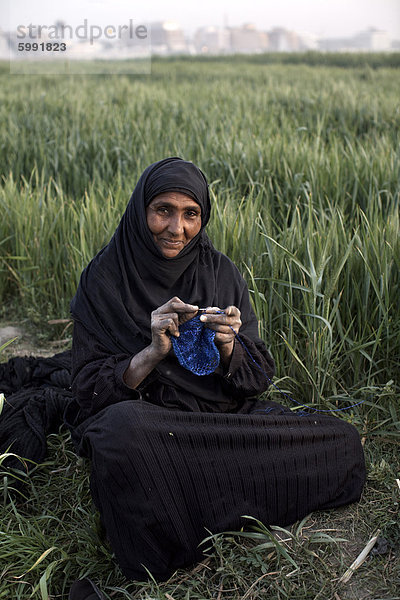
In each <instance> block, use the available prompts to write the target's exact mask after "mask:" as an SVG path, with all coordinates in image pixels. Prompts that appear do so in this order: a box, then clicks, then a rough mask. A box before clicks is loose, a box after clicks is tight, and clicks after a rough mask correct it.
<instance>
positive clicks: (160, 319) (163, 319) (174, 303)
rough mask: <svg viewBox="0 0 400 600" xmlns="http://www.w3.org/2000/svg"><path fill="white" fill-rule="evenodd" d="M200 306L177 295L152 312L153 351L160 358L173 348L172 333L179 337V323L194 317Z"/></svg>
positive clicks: (151, 345)
mask: <svg viewBox="0 0 400 600" xmlns="http://www.w3.org/2000/svg"><path fill="white" fill-rule="evenodd" d="M198 308H199V307H198V306H194V305H193V304H186V303H185V302H182V300H181V299H180V298H178V297H177V296H175V297H174V298H171V300H168V302H166V303H165V304H163V305H162V306H160V307H159V308H157V309H156V310H153V312H152V313H151V338H152V339H151V344H150V347H151V349H152V352H153V353H154V354H155V356H157V357H158V358H159V359H160V360H162V359H163V358H165V356H167V354H168V352H169V351H170V350H171V346H172V344H171V337H170V336H171V335H174V336H176V337H179V329H178V328H179V325H181V323H185V321H188V320H189V319H192V318H193V317H194V316H195V315H196V314H197V311H198Z"/></svg>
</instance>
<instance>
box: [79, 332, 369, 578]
mask: <svg viewBox="0 0 400 600" xmlns="http://www.w3.org/2000/svg"><path fill="white" fill-rule="evenodd" d="M242 339H243V341H244V342H245V343H246V346H247V347H248V348H249V349H250V350H251V353H252V355H253V356H254V358H256V360H257V362H258V363H259V364H260V365H261V366H262V367H263V369H264V370H265V371H266V372H270V373H271V370H272V365H271V358H270V356H269V354H268V352H267V351H266V349H265V347H262V346H261V345H260V344H259V343H258V345H256V344H255V343H254V342H252V341H251V339H250V338H247V337H246V335H243V336H242ZM241 348H242V347H241V345H240V344H238V343H237V342H236V343H235V350H234V354H233V357H232V361H231V364H230V366H229V370H228V372H225V373H223V372H222V371H221V372H220V373H216V374H214V375H213V376H212V377H213V379H214V380H215V387H216V388H218V390H219V391H218V393H219V394H220V399H221V402H220V403H212V404H210V403H207V402H206V401H205V400H204V399H201V398H199V397H196V396H194V395H193V394H190V393H184V392H183V391H182V390H181V391H177V389H176V388H175V387H173V386H168V385H166V384H164V383H161V382H160V381H159V379H160V375H159V374H158V373H157V370H156V371H155V372H153V373H152V374H151V375H150V376H149V377H148V378H147V379H146V380H145V381H144V382H143V383H142V384H141V385H140V386H139V389H138V390H131V389H129V388H127V387H126V386H125V384H124V382H123V379H122V375H123V372H124V371H125V369H126V368H127V366H128V364H129V360H130V357H129V356H126V355H123V354H122V355H110V353H109V352H107V349H106V348H104V347H102V345H101V344H100V343H98V342H97V341H96V340H94V339H93V337H92V336H91V335H90V334H89V333H88V332H87V331H86V330H85V328H84V327H83V326H82V325H80V324H79V323H76V324H75V330H74V345H73V372H72V375H73V379H72V381H73V386H72V387H73V392H74V397H75V399H76V402H77V403H78V405H79V409H78V410H77V408H78V407H77V406H76V405H75V407H74V406H73V405H71V409H72V410H71V412H72V413H73V414H74V415H75V419H76V423H78V422H80V423H81V424H80V425H78V426H75V428H74V433H75V436H76V439H80V451H81V453H83V454H84V455H86V456H89V457H90V459H91V464H92V471H91V492H92V496H93V498H94V501H95V503H96V505H97V507H98V509H99V511H100V514H101V517H102V521H103V523H104V525H105V528H106V531H107V536H108V538H109V541H110V543H111V546H112V548H113V550H114V552H115V555H116V558H117V561H118V563H119V565H120V567H121V569H122V571H123V573H124V574H125V575H126V577H128V578H131V579H142V578H145V577H147V571H146V569H148V570H149V571H150V572H151V573H152V574H153V576H154V577H155V578H157V579H165V578H167V577H168V576H169V575H170V574H171V573H172V572H173V571H174V570H175V569H176V568H179V567H184V566H187V565H190V564H192V563H194V562H196V561H198V560H199V559H200V558H201V556H202V552H201V548H199V547H198V546H199V543H200V542H201V541H202V539H204V538H205V537H206V535H207V532H208V531H211V532H221V531H224V530H232V529H233V530H237V529H239V528H240V527H242V526H243V525H244V524H245V520H244V519H243V516H244V515H249V516H253V517H256V518H258V519H260V520H261V521H263V522H264V523H266V524H277V525H287V524H290V523H293V522H295V521H296V520H298V519H301V518H302V517H304V516H305V515H307V514H308V513H310V512H311V511H313V510H316V509H326V508H333V507H337V506H341V505H343V504H348V503H350V502H354V501H356V500H358V499H359V497H360V494H361V491H362V487H363V483H364V479H365V470H364V459H363V452H362V448H361V444H360V439H359V435H358V433H357V431H356V429H355V428H354V427H353V426H351V425H349V424H347V423H346V422H344V421H342V420H341V419H339V418H336V417H333V416H320V415H319V414H308V415H302V416H298V415H296V414H295V413H293V412H292V411H290V410H289V409H287V408H284V407H282V406H279V405H278V404H275V403H273V402H263V401H260V400H257V399H256V398H255V397H254V396H255V394H256V392H257V391H258V392H260V391H262V390H263V389H265V387H266V384H265V377H263V375H262V373H261V372H260V371H259V370H258V369H257V368H256V367H255V366H254V364H253V362H252V361H251V360H250V358H249V357H248V355H247V354H246V353H245V352H243V351H242V349H241ZM77 415H78V416H77Z"/></svg>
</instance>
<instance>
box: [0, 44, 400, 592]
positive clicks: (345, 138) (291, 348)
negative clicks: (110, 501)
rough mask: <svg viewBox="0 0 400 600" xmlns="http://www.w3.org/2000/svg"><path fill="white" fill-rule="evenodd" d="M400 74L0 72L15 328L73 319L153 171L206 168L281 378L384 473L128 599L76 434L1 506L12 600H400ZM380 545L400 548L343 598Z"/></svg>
mask: <svg viewBox="0 0 400 600" xmlns="http://www.w3.org/2000/svg"><path fill="white" fill-rule="evenodd" d="M278 59H279V62H278ZM397 59H398V56H397V55H390V56H389V55H388V56H387V57H385V56H380V57H379V56H370V57H369V56H367V55H362V56H360V55H354V56H353V55H352V56H351V57H350V56H347V57H346V56H336V57H328V56H327V55H318V54H314V53H312V54H310V55H306V56H302V57H301V56H296V57H294V56H292V57H290V56H289V55H288V56H286V55H283V56H281V57H276V56H255V57H231V58H229V59H228V58H213V59H207V60H205V59H202V58H201V59H198V60H194V59H192V60H190V61H189V60H187V59H183V58H182V59H171V60H166V59H154V60H153V65H152V73H151V75H150V76H118V77H113V76H91V77H78V76H71V77H46V76H43V77H22V76H17V75H14V76H10V75H8V74H7V72H6V68H5V67H1V65H0V80H1V86H0V131H1V138H0V165H1V175H0V176H1V180H0V211H1V215H2V219H1V220H0V306H1V312H2V314H3V316H5V315H7V316H8V317H9V318H11V320H13V321H15V320H17V319H18V318H20V319H21V320H26V319H28V320H29V321H31V322H33V323H34V324H35V325H36V327H37V328H40V333H41V334H42V335H43V334H44V333H45V327H44V323H46V321H47V319H48V318H65V317H68V305H69V300H70V298H71V296H72V295H73V293H74V290H75V289H76V285H77V283H78V280H79V275H80V272H81V270H82V268H83V267H84V266H85V265H86V264H87V262H88V261H89V260H90V259H91V257H92V256H93V255H94V254H95V253H96V252H97V251H98V250H99V249H100V248H101V247H102V246H103V245H104V244H106V243H107V241H108V240H109V238H110V236H111V235H112V233H113V231H114V229H115V226H116V224H117V223H118V220H119V218H120V215H121V213H122V211H123V209H124V207H125V205H126V203H127V200H128V199H129V196H130V193H131V191H132V188H133V186H134V185H135V182H136V180H137V178H138V176H139V174H140V173H141V171H142V170H143V169H144V167H145V166H147V165H148V164H149V163H151V162H153V161H155V160H158V159H159V158H161V157H164V156H168V155H180V156H183V157H184V158H187V159H191V160H193V161H194V162H195V163H197V164H199V166H200V167H201V168H202V169H203V170H204V172H205V173H206V174H207V177H208V179H209V181H210V192H211V198H212V203H213V217H212V220H211V222H210V224H209V227H208V230H209V235H210V237H211V238H212V240H213V242H214V244H215V245H216V247H217V248H218V249H220V250H222V251H223V252H225V253H226V254H228V255H229V256H230V257H231V258H232V259H233V260H234V262H235V263H236V264H237V265H238V267H239V268H240V270H241V271H242V273H243V275H244V277H245V278H246V280H247V281H248V284H249V288H250V290H251V296H252V301H253V304H254V307H255V310H256V313H257V316H258V319H259V326H260V333H261V335H262V337H263V338H264V339H265V340H266V343H267V344H268V346H269V348H270V349H271V352H272V354H273V356H274V358H275V360H276V362H277V365H278V372H277V378H276V381H275V383H276V384H277V385H278V386H279V388H280V389H281V390H283V391H284V392H285V393H286V394H287V395H288V396H290V397H291V398H294V399H295V400H296V402H300V403H307V404H312V405H313V406H316V407H319V408H321V409H323V410H329V409H332V410H338V409H342V408H345V407H347V406H350V405H356V404H357V406H354V408H351V409H349V410H345V411H343V412H339V413H336V414H337V415H338V416H339V418H344V419H346V420H348V421H350V422H352V423H354V424H355V425H356V426H357V428H358V430H359V431H360V434H361V435H362V437H363V440H364V442H365V452H366V458H367V462H368V470H369V479H368V483H367V486H366V490H365V493H364V496H363V498H362V500H361V502H360V503H359V504H358V505H356V506H352V507H348V508H345V509H342V510H339V511H332V512H327V513H319V514H317V513H315V514H313V515H311V517H310V518H309V520H308V521H307V522H305V523H304V524H296V525H294V526H293V528H291V529H290V531H288V532H286V533H285V532H280V534H279V539H276V538H271V534H270V532H269V531H268V530H264V529H265V528H264V529H263V528H262V526H261V525H260V524H257V523H254V522H251V521H250V520H249V528H248V529H247V530H246V531H247V533H246V536H244V534H243V532H242V533H241V532H237V533H236V534H232V533H231V534H229V533H227V534H224V535H217V536H214V537H211V538H210V539H209V541H208V544H206V545H205V547H206V548H207V547H208V548H209V550H208V551H207V557H206V558H205V561H204V563H202V564H201V565H199V566H197V567H195V568H194V569H193V570H187V571H181V572H178V573H177V574H175V575H174V576H173V577H172V579H171V580H170V581H169V582H167V583H165V584H160V585H157V584H156V583H154V582H152V581H151V579H150V580H149V581H148V582H142V583H137V582H136V583H128V582H125V581H124V580H123V578H122V576H121V574H120V573H119V571H118V568H117V567H116V566H115V563H114V562H113V560H112V558H111V557H110V555H109V550H108V548H107V545H106V542H105V541H104V539H103V537H102V532H101V528H100V527H99V524H98V522H97V517H96V513H94V512H93V510H92V505H91V500H90V495H89V491H88V467H87V465H86V464H85V463H82V462H81V461H80V460H78V459H77V458H76V456H75V455H74V453H73V452H72V447H71V445H70V442H69V439H68V434H67V433H65V432H61V433H60V435H59V436H51V438H50V455H49V459H48V460H47V461H46V463H45V464H44V465H41V466H40V467H37V468H36V469H35V471H34V473H33V475H32V476H31V477H30V478H28V480H27V485H28V488H27V498H26V499H23V498H18V497H17V498H15V500H14V502H13V503H11V504H10V503H6V502H4V503H3V509H2V513H1V515H0V532H1V534H0V535H1V537H0V556H1V557H2V559H3V560H1V561H0V577H1V582H0V599H2V598H7V599H8V598H18V599H21V600H25V598H26V599H27V598H29V597H33V598H35V597H36V598H40V599H41V600H43V599H46V598H63V597H64V598H66V597H67V591H66V590H67V589H68V586H69V584H70V583H71V581H72V580H73V579H75V578H76V577H79V576H84V575H89V576H91V577H92V578H93V579H94V580H96V581H98V582H99V583H100V584H101V585H102V586H103V587H104V588H105V590H106V593H107V595H108V597H110V598H117V599H119V598H129V597H131V598H134V599H136V598H137V599H139V598H140V599H142V598H143V599H145V598H147V599H149V598H157V599H158V598H160V599H161V598H163V599H164V598H169V600H170V599H171V598H173V599H174V600H181V599H182V600H183V599H186V598H198V599H207V600H208V599H209V598H215V599H216V600H225V599H229V600H231V599H232V600H236V599H237V600H239V599H241V600H244V599H252V598H254V599H256V598H257V599H258V598H260V599H262V598H267V597H268V598H271V599H279V600H281V599H286V598H290V599H291V600H292V599H298V600H301V599H309V598H320V599H323V600H327V599H329V600H330V599H331V598H332V599H335V600H337V598H340V600H352V599H353V598H354V599H357V600H363V599H364V598H365V599H366V600H367V599H368V600H370V599H373V600H378V599H379V598H382V599H383V598H385V599H389V598H391V599H392V600H394V599H395V598H400V594H399V591H398V590H399V589H400V562H399V558H398V556H399V551H400V548H399V547H400V523H399V502H400V491H399V490H398V488H397V486H396V483H395V480H396V478H398V477H399V473H400V461H399V443H400V408H399V369H400V316H399V301H398V297H399V288H400V268H399V267H400V222H399V192H400V183H399V182H400V159H399V153H398V148H399V131H400V103H399V97H400V94H399V84H398V77H397V76H396V75H397V69H398V63H397V62H396V61H397ZM295 61H300V62H298V63H296V64H295ZM328 63H329V64H328ZM396 65H397V66H396ZM343 67H345V68H343ZM7 352H9V348H8V349H7ZM3 356H4V355H3ZM269 396H270V397H271V398H273V399H275V400H277V401H279V402H282V401H283V402H284V403H286V404H288V403H291V402H292V401H291V400H289V399H288V398H287V397H286V398H285V399H283V400H282V395H281V393H280V392H279V391H278V390H277V389H275V388H272V389H271V390H270V391H269ZM360 402H362V404H359V403H360ZM1 462H2V459H1V458H0V463H1ZM3 471H4V469H3ZM3 475H4V477H5V479H3V496H2V498H3V497H4V494H5V496H7V486H9V485H11V478H10V477H11V476H10V477H9V476H8V474H7V472H6V471H4V472H3ZM19 476H20V477H24V465H23V463H21V472H20V473H19ZM252 525H253V526H255V527H258V528H259V529H261V531H256V530H254V529H252V528H251V526H252ZM377 529H380V530H381V536H383V537H384V538H385V539H387V540H388V542H389V546H388V552H387V553H386V554H382V555H379V554H376V555H371V556H370V558H369V559H368V560H367V562H366V563H365V564H364V565H363V566H362V567H361V568H360V570H359V571H357V573H356V574H354V575H353V577H352V579H351V580H350V582H349V583H348V584H346V585H342V584H340V583H339V578H340V576H341V575H342V574H343V573H344V571H345V570H346V569H347V567H348V566H349V565H350V564H351V563H352V561H353V560H354V558H355V557H356V556H357V554H358V553H359V551H360V550H361V549H362V548H363V547H364V546H365V544H366V542H367V541H368V539H370V537H371V536H372V535H373V534H374V532H375V531H376V530H377ZM248 534H250V535H248ZM281 534H282V535H281ZM276 535H278V532H276ZM207 536H209V534H208V533H207V532H205V537H207ZM260 536H261V537H260ZM282 536H283V537H282ZM343 539H346V540H347V541H343ZM260 544H261V547H260ZM335 594H336V596H335ZM396 594H397V595H396Z"/></svg>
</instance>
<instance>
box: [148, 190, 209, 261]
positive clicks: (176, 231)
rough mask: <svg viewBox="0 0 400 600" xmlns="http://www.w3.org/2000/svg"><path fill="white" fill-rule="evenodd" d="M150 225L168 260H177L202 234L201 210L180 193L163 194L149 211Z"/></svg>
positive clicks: (155, 200) (191, 200) (153, 201)
mask: <svg viewBox="0 0 400 600" xmlns="http://www.w3.org/2000/svg"><path fill="white" fill-rule="evenodd" d="M146 219H147V225H148V228H149V229H150V231H151V233H152V235H153V239H154V242H155V243H156V245H157V246H158V247H159V248H160V250H161V252H162V253H163V255H164V256H165V257H166V258H174V257H175V256H177V255H178V254H179V252H180V251H181V250H182V249H183V248H184V247H185V246H186V245H187V244H188V243H189V242H190V241H191V240H192V239H193V238H194V237H195V236H196V235H197V234H198V233H199V231H200V229H201V208H200V206H199V205H198V204H197V202H196V201H195V200H193V199H192V198H190V196H186V195H185V194H181V193H180V192H163V193H162V194H159V195H158V196H156V197H155V198H153V200H152V201H151V202H150V204H149V205H148V207H147V208H146Z"/></svg>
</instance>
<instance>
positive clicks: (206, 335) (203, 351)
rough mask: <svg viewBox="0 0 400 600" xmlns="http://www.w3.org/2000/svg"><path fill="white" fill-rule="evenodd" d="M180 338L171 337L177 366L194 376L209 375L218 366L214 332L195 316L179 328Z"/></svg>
mask: <svg viewBox="0 0 400 600" xmlns="http://www.w3.org/2000/svg"><path fill="white" fill-rule="evenodd" d="M179 333H180V336H179V337H178V338H176V337H174V336H171V341H172V347H173V349H174V352H175V355H176V357H177V359H178V361H179V364H180V365H182V367H185V369H188V370H189V371H191V372H192V373H194V374H195V375H209V374H210V373H213V372H214V371H215V369H216V368H217V367H218V365H219V352H218V348H217V346H216V345H215V343H214V338H215V331H213V330H212V329H209V328H208V327H205V326H204V324H203V323H202V322H201V321H200V316H199V315H197V316H196V317H193V319H190V321H186V323H183V324H182V325H180V326H179Z"/></svg>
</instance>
